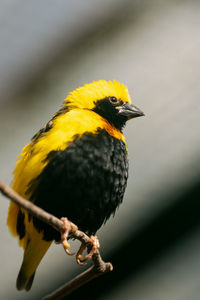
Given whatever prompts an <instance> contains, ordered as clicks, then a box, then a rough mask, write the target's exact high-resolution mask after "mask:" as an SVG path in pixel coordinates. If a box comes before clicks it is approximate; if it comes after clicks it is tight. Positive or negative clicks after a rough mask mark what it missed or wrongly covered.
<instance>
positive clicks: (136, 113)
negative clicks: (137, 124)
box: [116, 103, 144, 120]
mask: <svg viewBox="0 0 200 300" xmlns="http://www.w3.org/2000/svg"><path fill="white" fill-rule="evenodd" d="M116 108H117V109H118V110H119V112H118V114H119V115H121V116H125V117H127V119H128V120H129V119H132V118H137V117H142V116H144V113H143V112H142V111H141V110H140V109H139V108H137V107H136V106H134V105H133V104H130V103H124V104H122V105H120V106H117V107H116Z"/></svg>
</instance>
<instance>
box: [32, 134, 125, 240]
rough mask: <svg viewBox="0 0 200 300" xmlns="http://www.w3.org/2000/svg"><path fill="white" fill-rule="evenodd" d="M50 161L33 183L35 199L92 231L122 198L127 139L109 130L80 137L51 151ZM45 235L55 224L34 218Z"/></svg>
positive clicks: (46, 237)
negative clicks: (46, 223)
mask: <svg viewBox="0 0 200 300" xmlns="http://www.w3.org/2000/svg"><path fill="white" fill-rule="evenodd" d="M47 160H48V162H47V165H46V166H45V168H44V169H43V171H42V172H41V174H40V175H39V176H38V177H37V178H35V179H34V180H33V181H32V183H31V185H30V186H29V192H30V190H31V189H32V196H31V198H32V200H33V201H34V202H35V204H37V205H39V206H40V207H42V208H44V209H45V210H47V211H48V212H50V213H52V214H54V215H56V216H57V217H62V216H66V217H68V218H69V219H70V220H71V221H72V222H74V223H76V224H77V225H78V227H79V228H80V229H81V230H83V231H86V232H87V233H89V234H94V233H95V232H96V231H97V230H98V229H99V228H100V226H101V225H102V223H103V222H105V221H106V220H107V219H108V218H109V217H110V215H111V214H112V213H114V212H115V210H116V208H117V206H118V205H119V204H120V203H121V202H122V199H123V195H124V192H125V188H126V182H127V177H128V161H127V149H126V145H125V143H124V141H123V140H121V139H117V138H115V137H113V136H112V135H110V134H109V133H108V132H107V131H106V130H105V129H99V130H98V132H97V133H96V134H93V133H91V132H85V133H84V134H83V135H82V136H81V137H79V136H77V137H76V138H75V139H74V140H73V142H71V143H70V144H69V145H68V147H66V149H64V150H60V151H53V152H51V153H49V154H48V157H47ZM34 224H35V226H36V227H37V228H38V229H39V230H44V237H45V239H46V240H51V239H53V238H55V237H54V236H53V235H54V234H53V231H52V229H50V228H49V227H48V226H46V225H44V224H42V223H41V221H39V220H37V219H34Z"/></svg>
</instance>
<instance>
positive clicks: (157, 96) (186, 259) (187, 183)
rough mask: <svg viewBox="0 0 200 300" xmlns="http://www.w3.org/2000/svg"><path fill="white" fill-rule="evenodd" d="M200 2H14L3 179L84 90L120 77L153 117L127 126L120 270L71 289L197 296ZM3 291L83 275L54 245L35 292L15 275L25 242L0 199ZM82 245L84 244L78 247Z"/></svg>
mask: <svg viewBox="0 0 200 300" xmlns="http://www.w3.org/2000/svg"><path fill="white" fill-rule="evenodd" d="M199 11H200V2H199V1H198V0H196V1H195V0H192V1H186V0H185V1H184V0H183V1H180V0H175V1H174V0H173V1H172V0H169V1H164V0H160V1H159V0H141V1H139V0H138V1H136V0H134V1H128V0H125V1H123V0H102V1H97V0H85V1H78V0H77V1H72V0H71V1H64V0H63V1H62V0H59V1H56V2H55V1H53V0H44V1H40V2H39V1H33V0H31V1H23V0H18V1H16V0H12V1H11V0H10V1H6V0H4V1H2V2H1V4H0V24H1V25H0V41H1V42H0V47H1V49H0V92H1V97H0V137H1V139H0V166H1V168H0V170H1V173H0V178H1V179H2V180H3V181H4V182H6V183H7V184H9V182H10V181H11V180H12V170H13V169H14V165H15V161H16V157H17V155H18V154H19V153H20V151H21V149H22V147H23V146H24V145H25V144H26V143H27V142H28V141H29V140H30V138H31V137H32V136H33V135H34V133H35V132H36V131H37V130H38V129H40V127H41V126H43V125H44V124H45V123H46V122H47V121H48V120H49V119H50V118H51V116H52V114H53V113H54V112H55V111H56V110H58V109H59V107H60V105H61V103H62V101H63V99H64V97H65V96H66V95H67V94H68V93H69V92H70V91H71V90H73V89H74V88H76V87H78V86H80V85H82V84H84V83H86V82H91V81H92V80H98V79H106V80H109V79H116V80H119V81H120V82H123V83H125V84H126V85H127V86H128V87H129V91H130V94H131V97H132V101H133V103H134V104H136V106H138V107H140V108H141V109H142V110H143V111H144V112H145V114H146V116H145V117H144V118H139V119H135V120H132V121H130V122H129V123H128V124H127V128H126V129H125V136H126V141H127V144H128V148H129V161H130V171H129V182H128V187H127V191H126V195H125V198H124V202H123V204H122V206H121V207H120V209H119V210H118V211H117V213H116V215H115V217H114V218H113V219H110V220H109V222H108V223H107V224H106V225H105V226H104V227H103V228H102V229H101V230H100V231H99V233H98V236H99V239H100V242H101V253H102V256H103V258H104V260H105V261H111V262H112V263H113V265H114V271H113V272H112V273H110V274H107V275H105V276H103V277H101V278H98V279H97V280H95V281H93V282H91V283H90V284H88V285H87V286H85V287H83V288H82V289H81V290H79V291H78V292H76V293H74V294H73V295H71V296H70V299H76V298H77V297H78V296H79V297H80V296H83V295H84V296H85V295H88V293H89V296H88V297H90V298H91V297H93V299H103V300H107V299H137V300H169V299H170V300H179V299H180V300H188V299H190V300H197V299H199V293H200V226H199V225H200V224H199V223H200V221H199V220H200V218H199V198H200V197H199V193H200V189H199V187H200V176H199V175H200V166H199V161H200V152H199V145H200V135H199V115H200V104H199V98H200V85H199V78H200V58H199V53H200V35H199V28H200V18H199ZM0 198H1V201H0V203H1V204H0V205H1V207H0V223H1V224H0V225H1V247H0V267H1V271H0V298H2V299H8V300H10V299H39V298H41V296H43V295H46V294H47V293H49V292H51V291H52V290H54V289H55V288H56V287H58V286H59V285H60V284H62V283H64V282H66V281H67V280H68V279H71V278H72V277H73V276H75V275H76V274H78V273H80V271H82V268H81V267H79V266H77V265H76V263H75V260H74V259H73V258H71V257H68V256H66V255H65V253H64V251H63V249H62V248H61V247H60V246H57V245H53V246H52V247H51V248H50V250H49V251H48V253H47V255H46V256H45V257H44V259H43V261H42V262H41V264H40V266H39V268H38V270H37V273H36V278H35V280H34V284H33V287H32V289H31V291H30V292H29V293H28V294H27V293H26V292H18V291H16V289H15V280H16V277H17V273H18V270H19V267H20V264H21V260H22V253H23V252H22V249H20V248H19V247H18V244H17V240H16V239H14V238H12V236H11V235H10V233H9V232H8V229H7V227H6V215H7V209H8V204H9V203H8V200H7V199H5V198H4V197H3V196H0ZM78 246H79V244H78V242H72V248H75V249H77V248H78Z"/></svg>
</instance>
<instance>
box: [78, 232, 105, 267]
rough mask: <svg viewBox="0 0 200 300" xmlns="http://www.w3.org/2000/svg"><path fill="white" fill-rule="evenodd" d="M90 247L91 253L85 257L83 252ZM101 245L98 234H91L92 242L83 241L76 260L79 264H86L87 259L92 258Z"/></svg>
mask: <svg viewBox="0 0 200 300" xmlns="http://www.w3.org/2000/svg"><path fill="white" fill-rule="evenodd" d="M86 247H88V248H89V249H90V250H89V253H88V254H87V255H86V256H85V257H84V258H83V257H82V253H83V251H84V250H85V248H86ZM99 247H100V244H99V240H98V238H97V236H96V235H91V236H90V242H89V243H82V244H81V246H80V249H79V250H78V252H77V255H76V261H77V263H78V264H79V265H84V264H85V263H84V262H86V261H87V260H89V259H91V257H92V255H93V254H94V252H95V251H96V250H97V249H98V248H99Z"/></svg>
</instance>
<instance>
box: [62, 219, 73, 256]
mask: <svg viewBox="0 0 200 300" xmlns="http://www.w3.org/2000/svg"><path fill="white" fill-rule="evenodd" d="M61 221H62V222H63V232H62V233H61V243H62V245H63V248H64V250H65V252H66V253H67V254H68V255H70V256H72V255H74V254H75V253H73V252H71V251H69V250H68V249H69V248H70V244H69V243H68V241H67V239H68V236H69V232H70V231H71V232H75V231H76V230H77V226H76V225H75V224H73V223H71V222H69V221H68V220H67V218H61Z"/></svg>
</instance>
